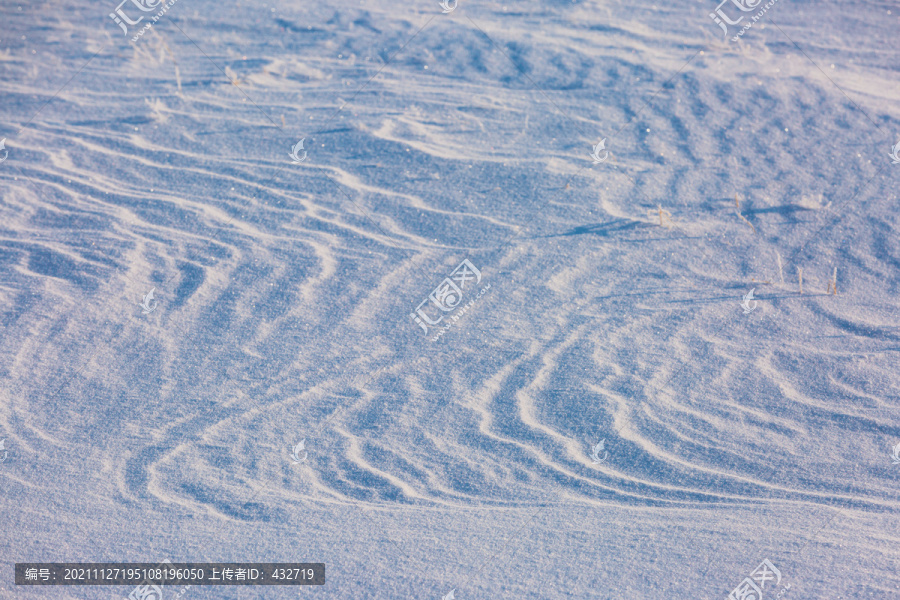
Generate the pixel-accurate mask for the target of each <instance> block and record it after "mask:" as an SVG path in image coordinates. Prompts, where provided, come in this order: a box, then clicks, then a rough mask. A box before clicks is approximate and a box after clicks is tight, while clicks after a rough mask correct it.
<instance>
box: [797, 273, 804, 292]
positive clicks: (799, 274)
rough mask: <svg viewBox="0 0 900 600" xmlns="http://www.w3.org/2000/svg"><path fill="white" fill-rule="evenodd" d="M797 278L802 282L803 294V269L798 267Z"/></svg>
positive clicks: (801, 290)
mask: <svg viewBox="0 0 900 600" xmlns="http://www.w3.org/2000/svg"><path fill="white" fill-rule="evenodd" d="M797 278H798V280H799V281H800V293H801V294H802V293H803V269H801V268H800V267H797Z"/></svg>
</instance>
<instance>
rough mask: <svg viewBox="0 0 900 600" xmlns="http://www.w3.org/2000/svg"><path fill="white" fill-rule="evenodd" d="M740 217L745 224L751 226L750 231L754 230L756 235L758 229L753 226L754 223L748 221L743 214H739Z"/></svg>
mask: <svg viewBox="0 0 900 600" xmlns="http://www.w3.org/2000/svg"><path fill="white" fill-rule="evenodd" d="M738 216H739V217H740V218H741V219H742V220H743V221H744V223H746V224H747V225H749V226H750V229H752V230H753V233H756V227H754V226H753V223H751V222H750V221H748V220H747V219H746V218H745V217H744V215H742V214H741V213H738Z"/></svg>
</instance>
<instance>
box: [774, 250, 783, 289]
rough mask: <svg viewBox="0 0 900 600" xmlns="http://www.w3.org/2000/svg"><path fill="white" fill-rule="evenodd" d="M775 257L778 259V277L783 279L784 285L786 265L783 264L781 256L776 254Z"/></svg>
mask: <svg viewBox="0 0 900 600" xmlns="http://www.w3.org/2000/svg"><path fill="white" fill-rule="evenodd" d="M775 256H777V257H778V276H779V277H781V283H782V284H783V283H784V265H782V264H781V254H779V253H778V252H776V253H775Z"/></svg>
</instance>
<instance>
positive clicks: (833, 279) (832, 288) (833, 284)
mask: <svg viewBox="0 0 900 600" xmlns="http://www.w3.org/2000/svg"><path fill="white" fill-rule="evenodd" d="M832 292H834V295H835V296H837V267H835V268H834V274H833V275H832V276H831V280H830V281H829V282H828V289H827V290H825V293H826V294H830V293H832Z"/></svg>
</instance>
